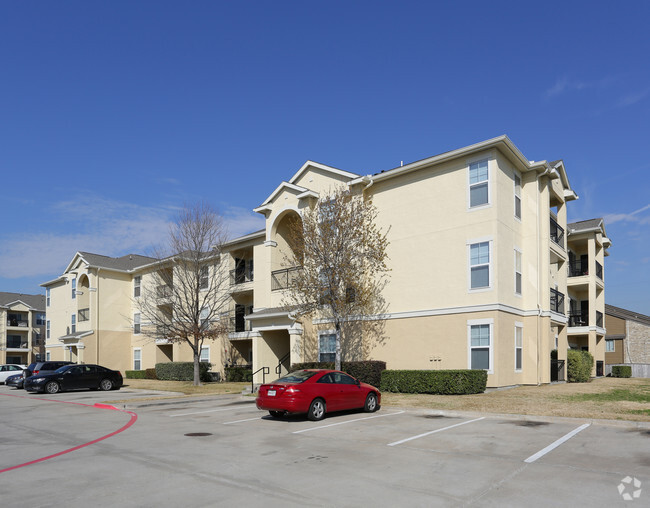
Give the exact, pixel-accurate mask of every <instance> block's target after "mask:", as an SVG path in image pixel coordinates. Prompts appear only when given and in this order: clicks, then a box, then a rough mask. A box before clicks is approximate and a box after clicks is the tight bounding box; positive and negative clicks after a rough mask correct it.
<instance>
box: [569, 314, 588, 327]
mask: <svg viewBox="0 0 650 508" xmlns="http://www.w3.org/2000/svg"><path fill="white" fill-rule="evenodd" d="M588 325H589V311H588V310H585V311H580V310H577V311H571V312H569V326H571V327H576V326H588Z"/></svg>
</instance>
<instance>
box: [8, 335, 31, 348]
mask: <svg viewBox="0 0 650 508" xmlns="http://www.w3.org/2000/svg"><path fill="white" fill-rule="evenodd" d="M27 346H28V343H27V337H18V336H12V335H8V336H7V349H27Z"/></svg>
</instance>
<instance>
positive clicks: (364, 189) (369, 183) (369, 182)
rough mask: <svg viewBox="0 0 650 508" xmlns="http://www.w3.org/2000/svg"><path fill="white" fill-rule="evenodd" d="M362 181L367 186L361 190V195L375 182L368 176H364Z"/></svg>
mask: <svg viewBox="0 0 650 508" xmlns="http://www.w3.org/2000/svg"><path fill="white" fill-rule="evenodd" d="M362 180H363V181H364V182H368V184H367V185H366V186H365V187H364V188H363V190H362V191H361V194H363V193H364V192H366V191H367V190H368V189H369V188H370V187H372V185H373V184H374V183H375V181H374V180H373V178H372V176H370V175H366V176H364V177H363V178H362Z"/></svg>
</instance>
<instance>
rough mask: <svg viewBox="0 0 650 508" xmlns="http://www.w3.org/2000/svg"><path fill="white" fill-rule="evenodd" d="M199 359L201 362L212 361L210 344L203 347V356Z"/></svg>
mask: <svg viewBox="0 0 650 508" xmlns="http://www.w3.org/2000/svg"><path fill="white" fill-rule="evenodd" d="M199 361H201V362H209V361H210V346H203V347H201V356H200V358H199Z"/></svg>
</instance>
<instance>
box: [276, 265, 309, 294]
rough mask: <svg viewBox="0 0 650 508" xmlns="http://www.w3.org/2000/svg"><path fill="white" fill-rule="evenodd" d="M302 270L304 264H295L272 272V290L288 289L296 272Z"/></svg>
mask: <svg viewBox="0 0 650 508" xmlns="http://www.w3.org/2000/svg"><path fill="white" fill-rule="evenodd" d="M300 270H302V266H294V267H291V268H283V269H282V270H274V271H272V272H271V291H277V290H278V289H287V288H288V287H289V286H290V285H291V283H292V282H293V279H294V277H295V274H296V273H297V272H299V271H300Z"/></svg>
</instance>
